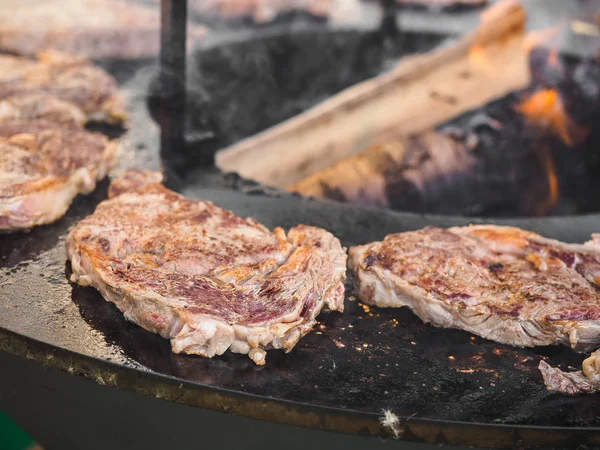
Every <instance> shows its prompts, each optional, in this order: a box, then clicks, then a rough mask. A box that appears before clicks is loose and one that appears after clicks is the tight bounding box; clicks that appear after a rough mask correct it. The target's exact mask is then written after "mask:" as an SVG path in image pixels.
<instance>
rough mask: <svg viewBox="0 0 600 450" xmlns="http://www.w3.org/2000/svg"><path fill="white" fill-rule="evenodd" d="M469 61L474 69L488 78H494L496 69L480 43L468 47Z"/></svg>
mask: <svg viewBox="0 0 600 450" xmlns="http://www.w3.org/2000/svg"><path fill="white" fill-rule="evenodd" d="M469 63H470V64H471V66H473V67H474V68H475V69H478V70H481V71H482V72H483V73H485V74H486V75H487V76H488V77H490V78H495V77H496V75H497V73H498V71H497V70H496V69H494V65H493V64H492V62H491V61H490V58H489V56H488V55H487V53H486V51H485V48H483V47H482V46H481V45H474V46H472V47H471V48H470V49H469Z"/></svg>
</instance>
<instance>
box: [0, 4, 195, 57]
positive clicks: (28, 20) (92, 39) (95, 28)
mask: <svg viewBox="0 0 600 450" xmlns="http://www.w3.org/2000/svg"><path fill="white" fill-rule="evenodd" d="M4 3H6V5H3V4H2V2H0V50H3V51H7V52H10V53H16V54H19V55H25V56H35V55H37V54H38V53H39V52H41V51H45V50H49V49H55V50H59V51H63V52H67V53H72V54H75V55H79V56H84V57H86V58H91V59H100V58H125V59H132V58H153V57H156V56H158V51H159V48H160V47H159V46H160V9H159V8H156V7H152V6H149V5H144V4H143V2H141V1H140V2H135V1H126V0H26V1H24V2H4ZM188 30H189V31H188V35H189V37H190V44H191V43H192V42H194V40H197V39H199V38H201V37H202V36H204V34H205V32H206V29H205V28H204V27H201V26H199V25H194V24H189V25H188ZM188 48H191V45H188Z"/></svg>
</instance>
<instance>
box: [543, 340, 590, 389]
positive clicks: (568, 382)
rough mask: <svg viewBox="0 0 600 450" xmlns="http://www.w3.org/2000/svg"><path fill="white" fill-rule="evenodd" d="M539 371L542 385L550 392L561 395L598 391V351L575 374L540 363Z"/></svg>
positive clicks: (544, 362)
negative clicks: (542, 380) (542, 378)
mask: <svg viewBox="0 0 600 450" xmlns="http://www.w3.org/2000/svg"><path fill="white" fill-rule="evenodd" d="M539 368H540V371H541V372H542V377H544V383H545V384H546V387H547V388H548V390H550V391H558V392H562V393H563V394H569V395H574V394H590V393H593V392H597V391H598V390H600V350H596V351H595V352H594V353H592V354H591V355H590V356H589V358H586V359H585V360H584V361H583V364H582V369H583V370H579V371H577V372H563V371H562V370H560V369H556V368H554V367H552V366H551V365H550V364H548V363H547V362H546V361H543V360H542V361H540V366H539Z"/></svg>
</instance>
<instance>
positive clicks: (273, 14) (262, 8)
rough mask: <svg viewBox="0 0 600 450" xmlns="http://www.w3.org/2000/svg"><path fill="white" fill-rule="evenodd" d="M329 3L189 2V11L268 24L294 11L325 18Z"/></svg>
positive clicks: (266, 0)
mask: <svg viewBox="0 0 600 450" xmlns="http://www.w3.org/2000/svg"><path fill="white" fill-rule="evenodd" d="M344 1H345V2H348V0H344ZM331 3H332V2H331V1H330V0H238V1H235V2H232V1H230V0H191V1H190V9H191V11H192V12H194V13H196V14H200V15H205V14H211V13H217V14H218V15H219V16H220V17H222V18H225V19H235V18H250V19H252V20H253V21H254V22H255V23H268V22H271V21H273V20H275V19H277V18H278V17H280V16H282V15H283V14H286V13H291V12H295V11H303V12H305V13H307V14H309V15H311V16H314V17H321V18H326V17H327V15H328V13H329V9H330V7H331V5H330V4H331Z"/></svg>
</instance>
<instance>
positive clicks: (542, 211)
mask: <svg viewBox="0 0 600 450" xmlns="http://www.w3.org/2000/svg"><path fill="white" fill-rule="evenodd" d="M542 162H543V164H544V170H545V172H546V177H547V180H548V196H547V197H546V200H545V201H543V202H541V203H540V204H538V205H537V207H536V214H537V215H538V216H544V215H546V214H547V213H548V212H549V211H550V210H551V209H552V208H554V206H555V205H556V202H557V201H558V177H557V176H556V167H555V165H554V160H553V159H552V156H551V155H550V153H549V152H546V153H545V154H544V156H543V160H542Z"/></svg>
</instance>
